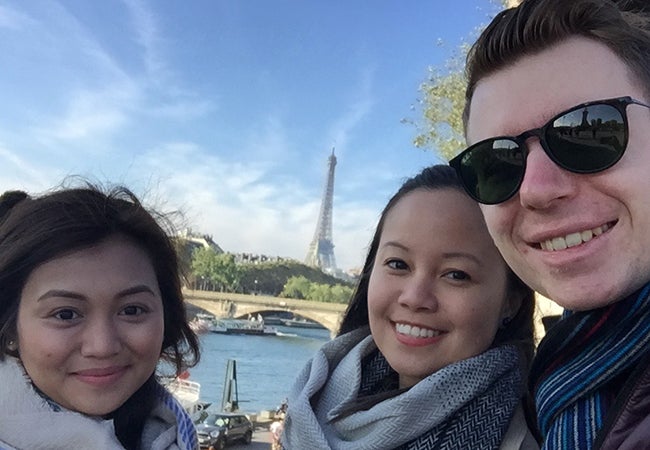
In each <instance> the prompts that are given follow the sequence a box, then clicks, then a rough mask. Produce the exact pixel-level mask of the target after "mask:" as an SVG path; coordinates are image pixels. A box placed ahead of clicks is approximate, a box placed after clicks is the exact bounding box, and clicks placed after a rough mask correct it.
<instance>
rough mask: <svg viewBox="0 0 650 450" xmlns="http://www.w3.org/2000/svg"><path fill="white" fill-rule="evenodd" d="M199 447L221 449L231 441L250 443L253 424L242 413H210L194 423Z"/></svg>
mask: <svg viewBox="0 0 650 450" xmlns="http://www.w3.org/2000/svg"><path fill="white" fill-rule="evenodd" d="M196 431H197V434H198V435H199V445H200V446H201V448H208V447H210V446H213V447H214V448H215V450H222V449H223V448H225V447H226V444H229V443H231V442H233V441H239V440H241V441H243V442H244V443H246V444H250V443H251V439H252V438H253V424H252V422H251V421H250V420H249V419H248V417H246V416H245V415H244V414H236V413H212V414H208V416H207V417H206V418H205V419H203V420H201V421H200V422H198V423H197V424H196Z"/></svg>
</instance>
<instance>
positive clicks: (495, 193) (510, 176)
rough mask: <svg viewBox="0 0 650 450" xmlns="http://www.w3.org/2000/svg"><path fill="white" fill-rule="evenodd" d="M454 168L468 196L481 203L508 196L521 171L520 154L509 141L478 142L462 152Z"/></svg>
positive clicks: (499, 199)
mask: <svg viewBox="0 0 650 450" xmlns="http://www.w3.org/2000/svg"><path fill="white" fill-rule="evenodd" d="M455 166H456V170H457V171H458V173H459V174H460V177H461V179H462V181H463V184H464V185H465V188H466V190H467V191H468V193H469V194H470V195H471V196H472V197H473V198H474V199H475V200H477V201H479V202H481V203H485V204H495V203H501V202H504V201H506V200H507V199H509V198H510V197H512V196H513V195H514V193H515V192H517V189H518V188H519V185H520V184H521V180H522V178H523V175H524V170H525V167H524V166H525V162H524V155H523V152H522V150H521V148H520V147H519V144H517V142H515V141H513V140H510V139H493V140H488V141H483V142H479V143H478V144H476V145H474V146H473V147H470V148H469V149H468V150H467V151H466V152H465V153H463V154H462V155H461V156H460V159H459V160H458V161H457V162H456V163H455Z"/></svg>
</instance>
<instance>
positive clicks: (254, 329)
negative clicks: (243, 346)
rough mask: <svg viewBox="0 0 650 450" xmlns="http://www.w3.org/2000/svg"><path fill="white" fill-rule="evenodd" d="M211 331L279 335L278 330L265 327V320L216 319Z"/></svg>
mask: <svg viewBox="0 0 650 450" xmlns="http://www.w3.org/2000/svg"><path fill="white" fill-rule="evenodd" d="M210 331H211V332H213V333H221V334H252V335H262V336H277V335H278V330H277V328H275V327H272V326H269V325H265V324H264V320H246V319H215V320H214V321H213V322H212V325H210Z"/></svg>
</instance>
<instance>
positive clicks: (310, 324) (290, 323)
mask: <svg viewBox="0 0 650 450" xmlns="http://www.w3.org/2000/svg"><path fill="white" fill-rule="evenodd" d="M281 322H282V325H284V326H286V327H294V328H318V329H324V328H325V327H324V326H322V325H321V324H320V323H318V322H314V321H312V320H307V319H296V318H294V319H281Z"/></svg>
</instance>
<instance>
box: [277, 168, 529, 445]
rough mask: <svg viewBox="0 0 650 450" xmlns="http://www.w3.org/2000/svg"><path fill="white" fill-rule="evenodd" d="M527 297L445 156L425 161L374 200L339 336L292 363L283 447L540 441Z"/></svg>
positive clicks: (525, 289) (524, 287) (523, 443)
mask: <svg viewBox="0 0 650 450" xmlns="http://www.w3.org/2000/svg"><path fill="white" fill-rule="evenodd" d="M533 302H534V297H533V293H532V291H531V290H530V289H528V288H527V287H526V286H525V285H523V283H521V281H520V280H519V279H518V278H517V277H516V276H515V275H514V274H513V273H512V272H511V271H510V270H509V269H508V267H507V266H506V264H505V262H504V261H503V259H502V258H501V256H500V254H499V252H498V251H497V249H496V247H495V246H494V244H493V242H492V240H491V238H490V236H489V234H488V232H487V229H486V227H485V223H484V221H483V218H482V216H481V212H480V210H479V208H478V205H477V204H476V203H475V202H474V201H473V200H471V199H470V198H469V197H468V196H467V195H466V194H465V193H464V191H463V190H462V187H461V186H460V184H459V182H458V180H457V178H456V175H455V173H454V171H453V169H451V168H450V167H448V166H433V167H430V168H427V169H425V170H423V171H422V172H421V173H420V174H418V175H417V176H415V177H413V178H411V179H409V180H407V181H406V182H405V183H404V184H403V185H402V187H401V188H400V190H399V191H398V192H397V193H396V194H395V195H394V196H393V197H392V198H391V200H390V201H389V202H388V205H387V206H386V208H385V209H384V211H383V212H382V215H381V218H380V221H379V225H378V226H377V230H376V232H375V236H374V238H373V240H372V243H371V245H370V250H369V252H368V256H367V258H366V262H365V265H364V269H363V273H362V275H361V278H360V281H359V284H358V286H357V289H356V292H355V294H354V296H353V298H352V300H351V302H350V305H349V307H348V310H347V312H346V315H345V318H344V319H343V323H342V325H341V329H340V332H339V336H338V337H337V338H336V339H334V340H332V341H331V342H329V343H327V344H325V345H324V346H323V347H322V348H321V349H320V350H319V351H318V352H317V353H316V355H315V356H314V357H313V358H312V360H311V361H309V362H308V364H307V365H306V367H305V368H304V369H303V370H302V372H301V373H300V374H299V376H298V378H297V380H296V382H295V385H294V387H293V389H292V392H291V395H290V397H289V408H288V411H287V416H286V419H285V428H284V430H285V431H284V435H283V437H282V444H283V446H284V448H286V449H290V450H294V449H305V448H309V449H322V450H326V449H334V450H343V449H349V450H352V449H354V450H363V449H367V450H376V449H409V450H411V449H430V448H431V449H432V448H436V449H452V448H453V449H461V448H462V449H470V448H471V449H475V448H480V449H537V448H538V445H537V442H536V441H535V438H534V437H533V434H532V433H531V431H530V429H529V428H528V425H527V420H526V414H525V413H524V411H528V409H527V408H524V405H525V403H526V401H525V400H526V398H527V394H526V391H527V390H526V386H525V380H526V375H527V372H528V367H529V365H530V360H531V358H532V354H533V349H534V339H533V324H532V314H533ZM531 422H532V423H534V418H532V419H531Z"/></svg>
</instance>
